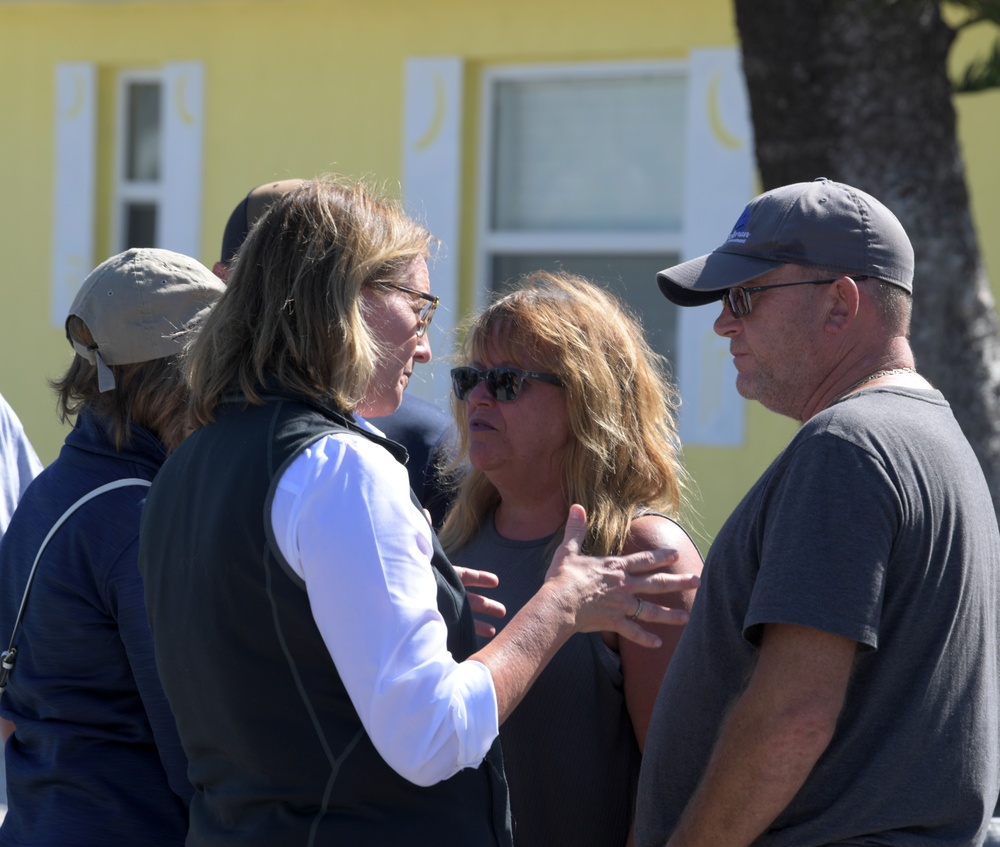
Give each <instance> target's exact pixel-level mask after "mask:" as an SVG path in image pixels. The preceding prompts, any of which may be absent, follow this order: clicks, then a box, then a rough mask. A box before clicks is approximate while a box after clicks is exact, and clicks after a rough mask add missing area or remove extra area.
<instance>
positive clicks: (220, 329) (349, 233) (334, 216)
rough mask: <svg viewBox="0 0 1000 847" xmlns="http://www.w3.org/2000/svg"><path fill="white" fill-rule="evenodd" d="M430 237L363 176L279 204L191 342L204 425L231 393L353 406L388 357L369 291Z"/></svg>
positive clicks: (297, 192) (307, 185) (423, 251)
mask: <svg viewBox="0 0 1000 847" xmlns="http://www.w3.org/2000/svg"><path fill="white" fill-rule="evenodd" d="M430 244H431V236H430V234H429V233H428V232H427V231H426V230H425V229H424V228H423V227H421V226H420V225H419V224H417V223H415V222H414V221H412V220H411V219H410V218H408V217H407V216H406V215H405V214H404V213H403V211H402V209H401V208H400V206H399V205H398V204H397V203H396V202H394V201H392V200H389V199H387V198H385V197H380V196H377V195H376V194H375V193H373V192H372V191H371V190H370V189H368V188H367V187H366V186H365V185H364V184H362V183H356V182H349V181H347V180H344V179H335V178H332V177H321V178H318V179H314V180H309V181H306V182H303V183H302V184H301V185H299V186H298V187H296V188H294V189H292V190H291V191H289V192H288V193H286V194H284V195H282V196H281V197H279V198H278V199H276V200H275V201H274V203H272V204H271V206H270V207H269V208H268V210H267V211H266V212H265V213H264V215H263V216H262V217H261V218H260V220H259V221H257V223H256V224H255V225H254V226H253V228H252V229H251V230H250V234H249V235H248V236H247V239H246V241H245V242H244V243H243V246H242V248H241V249H240V252H239V253H238V254H237V257H236V261H235V263H234V265H233V269H232V273H231V274H230V276H229V281H228V285H227V288H226V291H225V293H224V294H223V295H222V297H221V298H220V299H219V301H218V303H217V304H216V306H215V308H213V310H212V312H211V314H210V315H209V317H208V318H207V320H206V321H205V323H204V326H202V328H201V330H200V332H199V333H198V334H197V336H196V337H195V338H194V340H193V342H192V343H191V345H190V347H189V349H188V354H187V361H188V380H189V382H190V385H191V409H192V417H193V418H194V421H195V423H196V424H198V425H200V424H205V423H209V422H210V421H211V420H212V419H213V418H214V411H215V407H216V405H217V404H218V403H219V401H220V399H221V398H222V397H223V396H225V395H227V394H232V393H235V394H237V395H240V396H242V397H244V398H245V399H246V400H247V401H249V402H251V403H260V402H262V401H261V398H260V392H261V390H262V389H263V388H264V387H265V386H266V385H268V384H269V383H276V384H277V386H280V387H283V388H287V389H291V390H293V391H295V392H297V393H300V394H304V395H306V396H308V397H313V398H316V399H321V400H325V401H328V402H332V403H333V404H334V405H336V406H337V407H338V408H339V409H341V410H343V411H346V412H350V411H353V410H354V409H355V408H356V407H357V405H358V403H359V402H360V401H361V400H362V398H363V397H364V394H365V391H366V389H367V388H368V384H369V382H370V380H371V378H372V376H373V374H374V373H375V368H376V363H377V361H378V357H379V356H380V355H381V354H382V352H383V351H381V350H380V347H379V342H378V339H377V338H375V337H374V336H373V335H372V333H371V331H370V330H369V328H368V325H367V322H366V320H365V307H364V300H363V298H362V297H361V289H362V287H364V286H374V287H376V288H379V287H384V286H385V284H386V283H391V282H401V281H402V280H403V278H404V277H405V276H406V274H407V273H408V269H409V266H410V264H411V262H413V261H414V260H415V259H416V258H418V257H421V256H426V255H427V254H428V251H429V249H430Z"/></svg>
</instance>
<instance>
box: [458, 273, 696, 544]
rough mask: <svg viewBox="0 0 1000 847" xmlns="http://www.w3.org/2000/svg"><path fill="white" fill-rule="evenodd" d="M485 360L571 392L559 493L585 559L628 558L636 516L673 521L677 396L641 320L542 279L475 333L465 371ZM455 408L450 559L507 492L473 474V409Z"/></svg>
mask: <svg viewBox="0 0 1000 847" xmlns="http://www.w3.org/2000/svg"><path fill="white" fill-rule="evenodd" d="M490 354H492V355H497V354H502V355H503V357H504V358H505V359H507V360H509V361H511V362H513V363H515V364H517V365H519V366H521V367H526V368H527V367H528V366H529V364H530V366H531V367H532V368H535V367H539V368H541V369H542V370H544V371H546V372H550V373H554V374H557V375H558V376H559V377H560V378H561V379H562V381H563V383H564V384H565V394H566V406H567V410H568V412H569V422H570V429H571V433H570V440H569V445H568V449H567V452H566V459H565V463H564V466H563V471H562V487H563V495H564V496H565V499H566V502H567V504H569V503H580V504H582V505H583V506H584V507H585V508H586V510H587V516H588V523H587V536H586V539H585V542H584V549H585V550H586V551H587V552H589V553H591V554H594V555H613V554H615V553H619V552H621V550H622V548H623V546H624V544H625V541H626V539H627V537H628V534H629V527H630V524H631V522H632V520H633V518H634V517H635V516H636V514H638V513H639V512H641V511H644V510H652V511H658V512H663V513H665V514H668V515H671V516H676V514H677V511H678V508H679V506H680V500H681V494H682V491H683V488H684V483H685V479H686V475H685V472H684V469H683V466H682V465H681V462H680V459H679V443H678V439H677V433H676V428H675V423H674V412H675V410H676V408H677V405H678V400H677V395H676V392H675V391H674V390H673V388H672V386H671V384H670V382H669V380H668V379H667V377H666V374H665V371H664V367H663V365H662V363H661V360H660V357H659V356H657V355H656V354H655V353H654V352H653V351H652V349H651V348H650V347H649V344H648V343H647V342H646V340H645V338H644V336H643V333H642V329H641V327H640V325H639V323H638V321H637V320H636V319H635V318H634V317H633V316H632V315H631V314H629V313H628V312H627V311H626V309H625V307H624V306H622V304H621V303H620V302H619V301H618V299H617V298H616V297H615V296H614V295H613V294H610V293H609V292H607V291H605V290H604V289H602V288H599V287H598V286H596V285H594V284H592V283H590V282H588V281H587V280H585V279H582V278H580V277H577V276H572V275H570V274H565V273H549V272H545V271H536V272H535V273H533V274H531V275H530V276H528V277H526V278H524V279H522V280H521V281H520V282H519V284H518V285H517V286H516V287H515V288H514V289H513V290H510V291H509V293H506V294H504V295H503V296H501V297H500V298H499V299H497V300H495V301H494V302H493V303H492V305H490V306H489V307H488V308H487V309H486V310H485V311H484V312H483V313H482V314H480V315H479V316H478V317H476V318H475V319H474V320H473V321H472V323H471V325H470V326H469V327H468V331H467V334H466V337H465V341H464V344H463V347H462V351H461V356H462V357H463V359H464V362H473V361H485V360H487V359H488V357H489V355H490ZM452 407H453V410H454V413H455V420H456V422H457V424H458V432H459V438H460V444H459V448H458V453H457V456H456V458H455V460H454V462H453V463H452V467H451V470H452V472H453V473H454V474H455V475H456V476H457V478H458V479H459V480H460V482H459V484H458V491H457V494H456V497H455V501H454V505H453V506H452V509H451V511H450V512H449V513H448V516H447V518H446V520H445V523H444V526H443V528H442V530H441V541H442V543H443V544H444V546H445V548H446V549H450V550H455V549H457V548H458V547H460V546H461V545H463V544H464V543H465V542H467V541H468V540H469V539H470V538H472V536H473V535H475V533H476V532H477V530H478V528H479V526H480V524H481V523H482V521H483V520H484V519H485V518H486V516H487V515H488V514H489V513H490V512H491V510H492V509H494V508H495V507H496V506H497V505H498V504H499V502H500V494H499V492H498V491H497V489H496V488H495V487H494V486H493V484H492V483H491V482H490V481H489V480H488V479H487V478H486V475H485V474H484V473H483V472H482V471H480V470H477V469H476V468H473V467H471V466H470V465H469V460H468V456H469V438H468V428H467V426H466V424H467V421H468V404H467V403H464V402H460V401H458V400H457V399H456V398H454V397H453V398H452Z"/></svg>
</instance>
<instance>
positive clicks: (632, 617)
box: [629, 597, 642, 621]
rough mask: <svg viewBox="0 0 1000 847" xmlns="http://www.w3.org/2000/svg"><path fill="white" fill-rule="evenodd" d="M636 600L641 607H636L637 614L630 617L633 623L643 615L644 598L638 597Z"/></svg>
mask: <svg viewBox="0 0 1000 847" xmlns="http://www.w3.org/2000/svg"><path fill="white" fill-rule="evenodd" d="M635 599H636V600H638V601H639V605H638V606H636V607H635V614H633V615H629V620H633V621H635V620H638V619H639V615H641V614H642V598H641V597H636V598H635Z"/></svg>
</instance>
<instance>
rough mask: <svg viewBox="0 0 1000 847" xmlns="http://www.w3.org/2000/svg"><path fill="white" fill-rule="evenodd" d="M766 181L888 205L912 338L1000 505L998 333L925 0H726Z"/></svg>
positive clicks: (942, 47)
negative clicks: (910, 275)
mask: <svg viewBox="0 0 1000 847" xmlns="http://www.w3.org/2000/svg"><path fill="white" fill-rule="evenodd" d="M734 2H735V9H736V19H737V25H738V27H739V32H740V38H741V41H742V49H743V69H744V72H745V74H746V79H747V87H748V90H749V95H750V104H751V111H752V117H753V126H754V133H755V140H756V152H757V163H758V166H759V168H760V174H761V179H762V182H763V186H764V189H765V190H767V189H770V188H775V187H777V186H779V185H785V184H787V183H792V182H803V181H807V180H811V179H813V178H815V177H818V176H825V177H829V178H830V179H834V180H837V181H840V182H846V183H848V184H850V185H854V186H856V187H857V188H860V189H862V190H864V191H867V192H868V193H869V194H872V195H873V196H875V197H877V198H878V199H879V200H881V201H882V202H883V203H885V204H886V205H887V206H888V207H889V208H890V209H892V211H893V212H894V213H895V214H896V216H897V217H898V218H899V219H900V221H901V222H902V224H903V226H904V227H905V228H906V231H907V233H908V234H909V236H910V240H911V241H912V242H913V247H914V251H915V253H916V277H915V279H914V284H913V291H914V299H913V329H912V339H911V340H912V345H913V349H914V353H915V355H916V358H917V367H918V368H919V370H920V372H921V373H922V374H923V375H924V376H925V377H927V378H928V379H929V380H930V381H931V382H932V383H933V384H934V385H935V386H936V387H937V388H939V389H940V390H941V391H942V392H943V393H944V395H945V396H946V397H947V399H948V400H949V402H950V403H951V405H952V408H953V409H954V411H955V416H956V417H957V419H958V421H959V423H960V424H961V426H962V428H963V430H964V431H965V433H966V436H967V437H968V439H969V441H970V442H971V444H972V446H973V449H974V450H975V452H976V454H977V456H978V457H979V460H980V462H981V463H982V466H983V470H984V472H985V474H986V478H987V481H988V482H989V484H990V490H991V492H992V494H993V503H994V507H995V508H996V509H997V510H998V511H1000V337H998V326H997V316H996V309H995V306H994V302H993V297H992V295H991V293H990V288H989V282H988V280H987V277H986V272H985V269H984V267H983V264H982V258H981V256H980V253H979V246H978V243H977V240H976V232H975V227H974V224H973V221H972V214H971V210H970V206H969V196H968V191H967V189H966V184H965V170H964V165H963V162H962V156H961V151H960V150H959V146H958V139H957V135H956V117H955V110H954V106H953V103H952V91H951V83H950V81H949V79H948V73H947V57H948V51H949V48H950V47H951V44H952V41H953V38H954V32H953V30H951V29H950V28H949V27H948V26H947V25H946V24H945V23H944V21H942V19H941V16H940V12H939V8H938V5H937V3H936V2H932V1H931V0H835V2H830V0H734Z"/></svg>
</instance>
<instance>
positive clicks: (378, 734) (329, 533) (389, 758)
mask: <svg viewBox="0 0 1000 847" xmlns="http://www.w3.org/2000/svg"><path fill="white" fill-rule="evenodd" d="M359 423H361V424H362V425H363V426H364V425H365V423H363V422H361V421H359ZM367 426H368V427H369V428H371V429H372V431H374V432H378V430H376V429H374V427H371V425H370V424H368V425H367ZM409 492H410V487H409V481H408V478H407V475H406V469H405V468H404V467H403V466H402V465H401V464H400V463H399V462H397V461H396V459H395V458H393V456H392V455H391V454H390V453H389V452H388V451H387V450H385V449H384V448H383V447H381V446H380V445H378V444H375V443H373V442H371V441H369V440H367V439H366V438H363V437H362V436H360V435H357V434H355V433H350V432H338V433H336V434H333V435H329V436H326V437H324V438H322V439H320V440H319V441H317V442H316V443H314V444H312V445H311V446H310V447H309V448H308V449H306V450H305V451H304V452H303V453H301V454H300V455H299V456H297V457H296V458H295V460H294V461H293V462H292V463H291V464H290V465H289V466H288V468H287V469H286V470H285V472H284V473H283V474H282V476H281V479H280V480H279V482H278V486H277V490H276V492H275V497H274V502H273V504H272V508H271V524H272V527H273V529H274V537H275V539H276V540H277V543H278V547H279V549H280V550H281V552H282V554H283V555H284V557H285V558H286V559H287V560H288V563H289V564H290V565H291V567H292V568H293V569H294V571H295V572H296V573H297V574H298V575H299V576H300V577H301V578H302V579H303V580H304V581H305V584H306V591H307V593H308V596H309V603H310V606H311V608H312V613H313V617H314V618H315V620H316V624H317V626H318V628H319V631H320V633H321V634H322V636H323V640H324V642H325V643H326V647H327V649H328V650H329V651H330V656H331V657H332V658H333V661H334V663H335V664H336V666H337V671H338V673H339V674H340V677H341V679H342V680H343V682H344V686H345V687H346V689H347V692H348V694H349V695H350V697H351V702H352V703H353V704H354V707H355V709H356V710H357V712H358V715H359V716H360V718H361V722H362V724H363V725H364V727H365V730H366V731H367V733H368V735H369V737H370V738H371V739H372V743H373V744H374V745H375V748H376V749H377V750H378V751H379V753H380V754H381V756H382V757H383V758H384V759H385V760H386V762H387V763H388V764H389V765H390V766H391V767H392V768H393V769H394V770H395V771H396V772H397V773H399V774H400V775H401V776H403V777H405V778H406V779H408V780H410V781H411V782H413V783H416V784H417V785H433V784H434V783H436V782H439V781H441V780H442V779H446V778H448V777H449V776H452V775H453V774H455V773H457V772H458V771H459V770H461V769H463V768H467V767H476V766H478V765H479V763H480V762H481V761H482V759H483V757H484V756H485V755H486V752H487V751H488V750H489V748H490V745H491V744H492V743H493V740H494V739H495V738H496V736H497V734H498V731H499V724H498V713H497V698H496V692H495V690H494V688H493V679H492V677H491V675H490V672H489V670H488V669H487V668H486V666H485V665H483V664H481V663H479V662H476V661H465V662H456V661H455V659H454V658H453V657H452V655H451V653H449V652H448V648H447V645H446V640H447V630H446V628H445V623H444V620H443V619H442V617H441V615H440V613H439V612H438V609H437V585H436V582H435V579H434V573H433V570H432V568H431V563H430V560H431V554H432V547H431V528H430V526H429V525H428V523H427V520H426V518H425V516H424V515H423V514H422V513H421V512H420V510H419V509H418V508H417V507H416V506H414V505H413V502H412V501H411V500H410V493H409Z"/></svg>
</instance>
